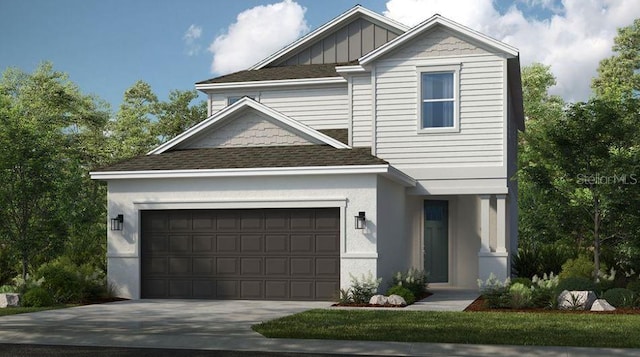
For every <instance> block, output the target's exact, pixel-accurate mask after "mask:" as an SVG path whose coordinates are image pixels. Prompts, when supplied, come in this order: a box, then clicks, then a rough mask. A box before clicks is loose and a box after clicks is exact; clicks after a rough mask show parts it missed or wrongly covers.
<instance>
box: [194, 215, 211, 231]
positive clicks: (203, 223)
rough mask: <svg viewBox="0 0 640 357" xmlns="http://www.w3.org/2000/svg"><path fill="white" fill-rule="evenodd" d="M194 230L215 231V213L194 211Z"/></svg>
mask: <svg viewBox="0 0 640 357" xmlns="http://www.w3.org/2000/svg"><path fill="white" fill-rule="evenodd" d="M192 219H193V223H192V224H193V230H195V231H213V230H215V227H216V217H215V213H214V212H213V211H193V214H192Z"/></svg>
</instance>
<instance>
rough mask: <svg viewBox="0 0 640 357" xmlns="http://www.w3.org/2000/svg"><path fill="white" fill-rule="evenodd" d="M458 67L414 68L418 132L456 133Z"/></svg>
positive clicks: (457, 120)
mask: <svg viewBox="0 0 640 357" xmlns="http://www.w3.org/2000/svg"><path fill="white" fill-rule="evenodd" d="M460 67H461V65H460V64H453V63H452V64H450V65H435V66H424V67H418V68H417V80H418V81H419V83H418V89H419V91H420V92H419V94H418V107H419V108H418V116H419V117H418V132H422V133H438V132H440V133H447V132H457V131H458V130H459V128H460V126H459V115H458V113H459V106H460V103H459V94H458V90H459V89H458V88H459V86H458V81H459V78H460V77H459V73H460Z"/></svg>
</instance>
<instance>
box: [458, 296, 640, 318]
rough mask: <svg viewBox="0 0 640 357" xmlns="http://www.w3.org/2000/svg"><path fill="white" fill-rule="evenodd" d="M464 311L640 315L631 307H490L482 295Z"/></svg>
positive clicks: (638, 311)
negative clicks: (597, 309)
mask: <svg viewBox="0 0 640 357" xmlns="http://www.w3.org/2000/svg"><path fill="white" fill-rule="evenodd" d="M464 311H468V312H478V311H485V312H487V311H488V312H536V313H538V312H539V313H553V314H610V315H640V309H631V308H626V309H623V308H619V309H616V310H614V311H588V310H586V311H585V310H554V309H545V308H541V307H530V308H526V309H507V308H501V309H490V308H488V307H487V306H486V304H485V302H484V299H483V298H482V296H480V297H479V298H477V299H476V300H475V301H474V302H472V303H471V305H469V306H467V308H466V309H464Z"/></svg>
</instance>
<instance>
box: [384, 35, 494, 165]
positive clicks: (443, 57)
mask: <svg viewBox="0 0 640 357" xmlns="http://www.w3.org/2000/svg"><path fill="white" fill-rule="evenodd" d="M447 64H459V65H460V72H459V76H460V79H459V85H460V88H459V108H460V111H459V115H460V119H459V120H460V121H459V123H460V128H459V132H450V133H424V132H422V133H419V132H418V122H419V120H420V118H419V116H420V107H419V105H418V103H419V100H420V99H419V98H418V96H419V85H420V72H419V71H420V69H421V68H427V67H428V66H434V65H435V66H442V65H447ZM375 70H376V82H375V90H376V91H375V93H376V97H375V106H376V155H377V156H379V157H381V158H383V159H385V160H387V161H389V162H390V163H392V164H393V165H394V166H396V167H397V168H399V169H425V168H435V167H478V166H503V164H504V163H503V161H504V156H503V150H504V146H503V143H504V132H503V130H504V126H505V123H504V119H505V114H504V110H505V105H504V86H505V81H506V78H505V60H504V58H503V57H502V56H500V55H496V54H492V53H490V52H488V51H486V50H484V49H482V48H479V47H476V46H474V45H472V44H470V43H468V42H465V41H462V40H461V39H459V38H456V37H455V36H453V35H452V34H450V33H449V32H448V31H445V30H439V29H436V30H435V31H433V32H432V33H431V34H428V35H425V36H422V37H421V38H420V39H418V40H415V41H413V43H411V44H407V45H406V46H404V47H403V48H402V49H400V50H399V51H396V52H395V53H392V54H390V55H389V56H387V57H386V58H384V59H382V60H380V61H379V62H378V63H377V64H376V68H375ZM409 172H410V171H409Z"/></svg>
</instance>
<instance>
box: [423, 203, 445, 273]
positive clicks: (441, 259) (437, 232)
mask: <svg viewBox="0 0 640 357" xmlns="http://www.w3.org/2000/svg"><path fill="white" fill-rule="evenodd" d="M424 216H425V221H424V270H425V271H426V272H427V273H428V274H429V282H432V283H446V282H448V281H449V202H448V201H435V200H428V201H424Z"/></svg>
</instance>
